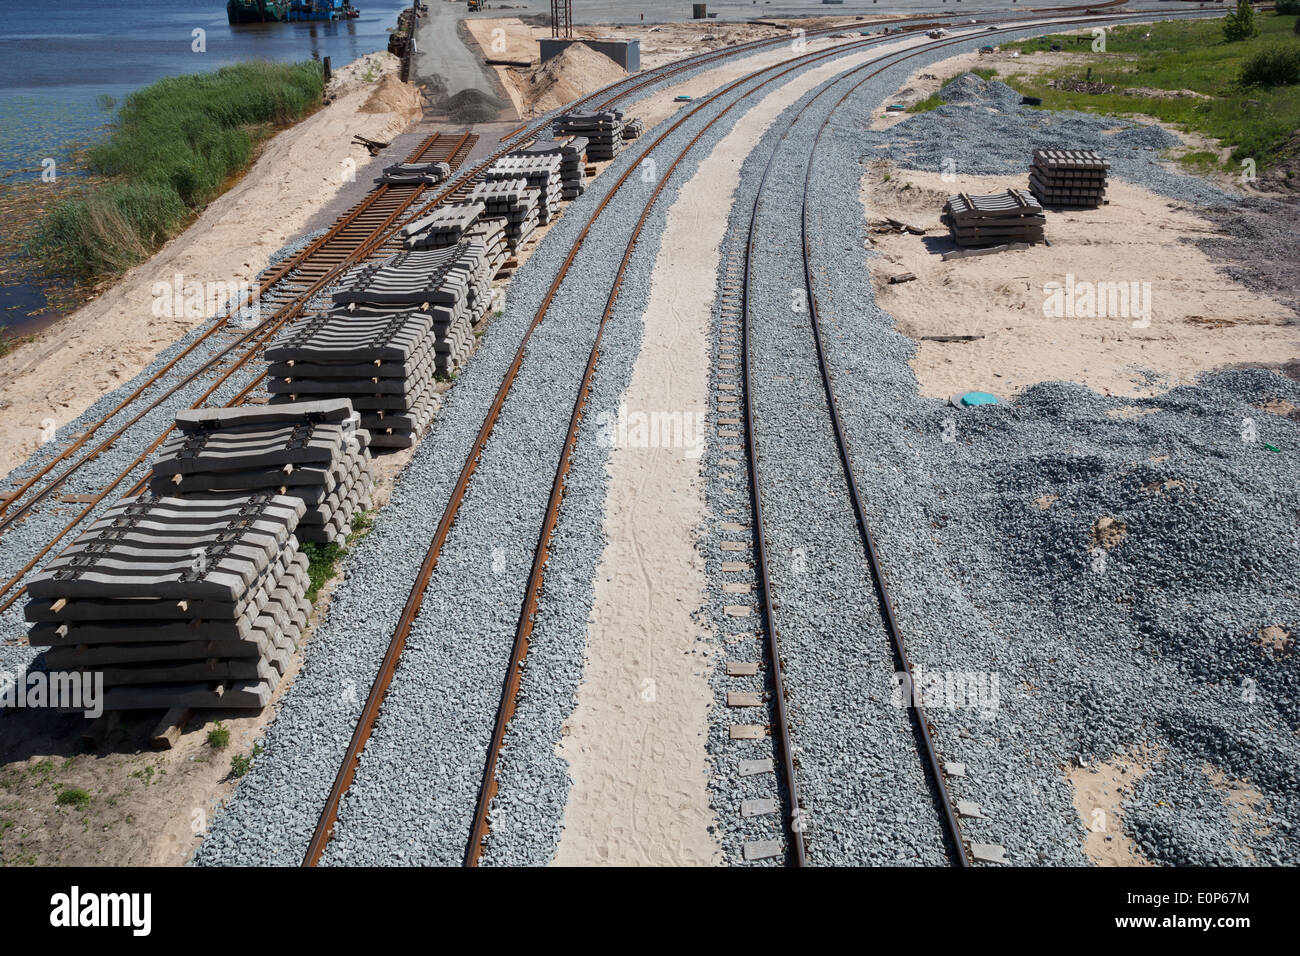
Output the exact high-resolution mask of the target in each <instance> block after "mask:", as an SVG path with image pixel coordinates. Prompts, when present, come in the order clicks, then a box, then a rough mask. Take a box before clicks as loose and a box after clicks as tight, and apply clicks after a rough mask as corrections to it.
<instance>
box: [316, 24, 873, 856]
mask: <svg viewBox="0 0 1300 956" xmlns="http://www.w3.org/2000/svg"><path fill="white" fill-rule="evenodd" d="M884 39H885V38H884V37H875V38H872V39H870V40H861V41H857V42H855V43H853V44H842V45H839V46H836V47H834V48H832V49H830V50H825V51H818V52H817V53H813V54H803V55H801V56H798V57H794V58H792V59H790V60H785V61H782V62H781V63H778V64H774V65H772V66H769V67H764V68H762V69H759V70H756V71H753V72H752V73H750V74H747V75H746V76H744V77H741V78H740V79H738V80H736V81H734V82H733V83H731V84H729V85H728V86H726V87H724V88H723V89H721V90H719V91H717V92H715V93H713V94H711V95H710V96H709V97H708V98H707V99H704V100H701V101H700V102H699V103H698V104H697V105H696V106H694V107H692V108H691V109H690V110H688V111H687V112H685V113H684V114H683V115H682V116H681V117H680V118H679V119H678V120H677V121H676V122H675V123H674V124H673V125H672V127H671V128H669V129H668V130H666V131H665V132H664V133H662V134H660V135H659V137H658V138H656V139H655V141H654V142H653V143H651V144H650V145H649V146H647V147H646V148H645V149H644V150H643V151H642V152H641V153H640V155H639V156H638V157H637V160H636V162H633V163H630V164H629V165H628V168H627V169H626V170H625V171H624V172H623V173H622V175H621V176H620V177H619V179H618V180H617V181H616V182H615V183H614V185H613V186H612V187H611V188H610V190H609V192H608V193H607V194H606V195H605V197H604V198H603V199H602V200H601V202H600V203H599V205H598V206H597V207H596V209H595V210H594V211H593V212H592V214H591V216H590V218H589V219H588V221H587V223H586V224H585V225H584V227H583V229H582V232H581V233H580V234H579V235H578V237H577V239H576V240H575V242H574V244H573V247H572V249H570V251H569V254H568V256H567V258H566V259H565V260H564V263H563V264H562V265H561V267H560V270H559V272H558V273H557V275H556V277H555V279H554V281H553V282H552V283H551V285H550V288H549V289H548V290H547V293H546V295H545V297H544V298H543V300H542V302H541V304H540V305H539V306H538V309H537V312H536V314H535V315H534V317H533V319H532V322H531V324H530V325H529V327H528V328H527V329H526V330H525V332H524V336H523V339H522V340H521V341H520V343H519V346H518V348H517V350H516V352H515V357H514V360H513V362H512V363H511V365H510V367H509V368H508V369H507V371H506V375H505V377H504V379H503V380H502V382H501V385H500V387H499V388H498V389H497V392H496V395H495V397H494V398H493V401H492V404H491V406H490V407H489V409H488V414H487V417H486V418H485V419H484V422H483V425H482V426H481V427H480V428H479V432H478V435H477V436H476V437H475V439H474V442H473V444H472V446H471V448H470V452H469V455H468V456H467V458H466V461H465V464H464V465H463V466H462V468H461V471H460V474H459V476H458V478H457V481H456V484H455V485H454V487H453V488H452V492H451V496H450V498H449V500H448V502H447V506H446V508H445V509H444V511H443V514H442V518H441V519H440V521H439V523H438V527H437V529H436V531H435V533H434V536H433V539H432V540H431V541H430V543H429V546H428V548H427V550H426V552H425V557H424V561H423V563H422V564H421V566H420V571H419V573H418V575H417V577H416V581H415V583H414V585H413V586H412V588H411V591H410V594H409V595H408V597H407V601H406V604H405V606H404V607H403V609H402V614H401V617H400V618H399V620H398V624H397V628H396V629H395V631H394V633H393V637H392V638H391V640H390V642H389V645H388V648H387V650H386V652H385V654H384V658H383V661H382V663H381V665H380V670H379V673H378V675H377V676H376V678H375V681H374V683H373V684H372V686H371V689H370V693H369V694H368V695H367V697H366V703H365V705H364V706H363V708H362V712H361V715H360V716H359V718H358V721H357V725H356V727H355V728H354V730H353V735H352V738H351V740H350V742H349V744H348V748H347V750H346V752H345V754H344V758H343V761H342V764H341V766H340V767H339V771H338V774H337V775H336V777H335V780H334V784H333V786H332V787H331V789H330V793H329V796H328V797H327V799H326V803H325V806H324V808H323V810H322V811H321V815H320V819H319V821H318V823H317V826H316V829H315V831H314V833H313V834H312V838H311V841H310V843H309V844H308V847H307V851H306V854H305V856H304V859H303V865H304V866H315V865H316V864H317V863H318V862H319V861H320V858H321V856H322V855H323V853H324V851H325V847H326V845H327V844H328V842H329V839H330V837H331V835H332V833H333V827H334V822H335V820H336V819H337V817H338V810H339V806H340V804H341V802H342V799H343V795H344V794H345V793H346V792H347V790H348V789H349V787H350V786H351V784H352V780H353V778H354V777H355V774H356V768H357V766H358V765H359V763H360V760H361V754H362V752H363V751H364V750H365V746H366V743H367V742H368V740H369V739H370V734H371V732H372V731H373V729H374V725H375V722H376V720H377V718H378V715H379V710H380V708H381V707H382V705H383V700H384V697H385V696H386V694H387V691H388V687H389V685H390V684H391V682H392V679H393V675H394V674H395V672H396V669H397V664H398V661H399V660H400V659H401V655H402V652H403V650H404V649H405V646H406V639H407V637H408V636H409V634H410V630H411V627H412V625H413V624H414V622H415V618H416V617H417V616H418V614H419V610H420V606H421V604H422V603H423V600H424V594H425V592H426V590H427V589H428V586H429V581H430V579H431V578H432V576H433V571H434V568H435V567H436V566H437V563H438V558H439V556H440V554H441V551H442V547H443V544H444V543H445V542H446V539H447V536H448V534H449V533H450V531H451V527H452V524H453V523H454V521H455V519H456V516H457V514H458V512H459V508H460V504H461V501H462V500H463V498H464V494H465V491H466V489H467V488H468V486H469V482H470V479H471V478H472V477H473V475H474V472H475V471H476V470H477V467H478V462H479V460H480V457H481V455H482V453H483V450H484V448H485V447H486V445H487V440H488V438H489V436H490V435H491V434H492V431H493V429H494V427H495V425H496V422H497V419H498V417H499V416H500V413H501V409H502V407H503V406H504V404H505V401H506V397H507V396H508V395H509V393H510V390H511V388H512V386H513V384H514V381H515V378H516V377H517V375H518V373H519V370H520V368H521V367H522V365H523V361H524V355H525V353H526V351H527V347H528V344H529V342H530V341H531V339H532V335H533V333H534V332H535V331H536V329H537V328H538V327H539V326H540V325H541V323H542V321H543V319H544V318H545V317H546V314H547V313H548V311H549V309H550V305H551V301H552V300H553V298H554V296H555V294H556V292H557V291H558V290H559V287H560V284H561V283H562V282H563V281H564V278H565V276H566V275H567V274H568V270H569V268H570V266H572V264H573V260H574V259H575V258H576V256H577V254H578V251H579V250H580V249H581V247H582V244H583V242H584V241H585V240H586V238H587V235H588V234H589V233H590V231H591V228H592V226H594V225H595V223H596V220H597V219H598V218H599V217H600V215H601V213H602V212H603V211H604V210H605V208H606V206H608V204H609V203H610V202H611V201H612V199H613V198H614V196H615V195H616V194H617V192H618V190H619V189H620V187H622V185H623V184H624V183H625V182H626V181H627V180H628V178H629V177H630V176H631V175H632V174H633V173H634V172H635V171H636V170H637V169H638V168H639V166H640V163H641V161H642V160H644V159H645V158H646V157H647V156H648V155H650V153H651V152H653V151H654V150H655V149H656V148H657V147H658V146H659V144H660V143H661V142H663V140H664V139H665V138H666V137H668V136H669V135H671V134H672V133H673V132H674V131H676V130H677V129H678V128H679V127H681V126H682V125H683V124H684V123H685V122H686V121H687V120H689V119H690V118H692V117H693V116H695V115H696V114H697V113H699V112H700V111H701V110H703V109H705V108H706V107H708V106H710V105H712V104H713V103H714V102H715V101H716V100H717V99H718V98H719V97H722V96H725V95H726V94H727V93H729V92H731V91H732V90H734V89H736V88H737V87H739V86H741V85H743V84H745V83H747V82H750V81H752V80H753V79H755V78H757V77H759V76H762V75H763V74H764V73H768V72H771V71H773V70H775V69H777V67H780V66H783V65H786V64H788V63H794V64H795V65H794V66H791V67H789V68H788V69H786V70H784V71H782V73H780V74H777V76H773V77H772V78H770V79H769V80H767V81H766V82H772V81H773V80H775V79H777V78H778V77H779V76H783V75H785V74H786V73H789V72H791V71H793V70H795V69H799V68H800V67H802V66H804V65H806V64H807V63H811V62H816V61H817V60H820V59H825V58H827V57H831V56H836V55H841V54H843V53H845V52H851V51H852V50H855V49H860V48H863V47H866V46H869V45H873V44H874V43H879V42H882V41H883V40H884ZM764 85H766V83H765V84H764ZM746 95H748V94H746ZM737 102H739V99H737ZM731 105H733V106H734V104H731ZM727 109H730V106H728V107H727ZM715 121H716V120H715ZM710 125H711V124H710ZM696 139H698V136H697V137H696ZM692 143H694V140H693V141H692ZM687 148H688V149H689V146H688V147H687ZM678 162H680V157H679V158H678ZM673 165H674V167H675V166H676V165H677V164H676V163H674V164H673ZM663 181H664V180H663V179H661V181H660V182H661V185H660V188H659V189H656V190H655V195H656V196H657V195H658V194H659V192H660V191H661V189H662V183H663ZM648 209H649V206H648V205H647V215H648ZM644 218H645V217H644V216H643V219H642V222H644ZM638 229H639V227H638ZM620 274H621V270H620ZM597 344H599V343H598V342H597ZM570 426H571V431H572V426H573V422H572V421H571V422H570ZM567 451H568V446H567V445H566V453H567ZM561 468H563V465H562V466H561ZM557 479H558V480H562V479H560V473H559V472H557ZM535 566H536V563H535ZM526 600H527V598H526ZM524 617H527V614H525V615H524ZM518 645H519V641H518V639H517V640H516V648H515V649H514V650H512V655H511V657H512V662H513V661H514V659H515V652H516V651H517V650H518ZM517 669H518V667H517V665H516V664H514V663H512V665H511V670H517ZM508 687H509V677H507V688H508ZM496 723H497V725H500V724H501V723H502V719H501V715H500V708H499V709H498V719H497V722H496ZM495 735H496V734H495V731H494V736H495ZM496 752H499V741H498V744H497V747H496V748H495V750H494V753H496ZM485 779H487V775H486V774H485ZM480 803H483V801H481V800H480ZM476 828H477V824H476ZM471 842H472V839H471ZM468 855H469V854H468V853H467V856H468Z"/></svg>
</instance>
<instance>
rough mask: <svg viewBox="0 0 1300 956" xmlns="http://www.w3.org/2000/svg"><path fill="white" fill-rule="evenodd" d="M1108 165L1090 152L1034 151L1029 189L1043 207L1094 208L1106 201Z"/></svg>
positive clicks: (1078, 150)
mask: <svg viewBox="0 0 1300 956" xmlns="http://www.w3.org/2000/svg"><path fill="white" fill-rule="evenodd" d="M1108 169H1110V164H1109V163H1107V162H1106V160H1104V159H1102V157H1101V156H1099V155H1097V154H1096V153H1095V152H1093V151H1092V150H1090V149H1036V150H1034V163H1033V165H1032V166H1030V167H1029V188H1030V190H1031V191H1032V192H1033V194H1034V195H1035V196H1036V197H1038V201H1039V202H1041V203H1043V204H1044V205H1047V206H1080V207H1084V208H1088V209H1095V208H1096V207H1098V206H1100V205H1101V204H1102V203H1103V202H1105V201H1106V170H1108Z"/></svg>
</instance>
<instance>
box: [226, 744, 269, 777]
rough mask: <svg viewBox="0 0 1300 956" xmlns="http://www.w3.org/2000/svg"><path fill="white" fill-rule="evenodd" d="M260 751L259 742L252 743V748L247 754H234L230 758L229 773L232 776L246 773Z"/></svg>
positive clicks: (240, 775)
mask: <svg viewBox="0 0 1300 956" xmlns="http://www.w3.org/2000/svg"><path fill="white" fill-rule="evenodd" d="M261 752H262V745H261V744H253V750H252V752H251V753H249V754H248V755H247V756H245V755H244V754H235V755H234V756H233V757H231V758H230V775H231V776H232V777H242V776H243V775H244V774H246V773H248V770H249V768H250V767H252V766H253V759H254V758H255V757H257V755H258V754H260V753H261Z"/></svg>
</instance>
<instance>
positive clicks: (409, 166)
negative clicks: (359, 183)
mask: <svg viewBox="0 0 1300 956" xmlns="http://www.w3.org/2000/svg"><path fill="white" fill-rule="evenodd" d="M450 175H451V167H450V166H448V165H447V164H446V163H439V162H434V163H394V164H393V165H392V166H386V167H384V172H383V175H381V176H380V177H379V178H377V179H376V180H375V182H377V183H381V184H383V185H388V186H436V185H437V184H438V183H440V182H442V181H443V180H444V179H446V178H447V177H448V176H450Z"/></svg>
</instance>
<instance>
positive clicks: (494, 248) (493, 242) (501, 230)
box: [465, 216, 511, 279]
mask: <svg viewBox="0 0 1300 956" xmlns="http://www.w3.org/2000/svg"><path fill="white" fill-rule="evenodd" d="M508 225H509V221H508V220H507V219H506V218H505V217H504V216H483V217H482V218H480V219H479V221H478V222H476V223H474V225H472V226H470V228H469V229H468V230H466V232H465V239H466V240H468V241H478V242H481V243H482V244H483V248H484V249H485V250H486V256H485V259H486V270H487V275H488V277H489V279H490V278H492V277H494V276H496V274H497V273H498V272H500V271H501V268H502V266H504V265H505V264H506V261H507V260H509V258H510V252H511V249H510V243H509V241H508V239H507V238H506V227H507V226H508Z"/></svg>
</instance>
